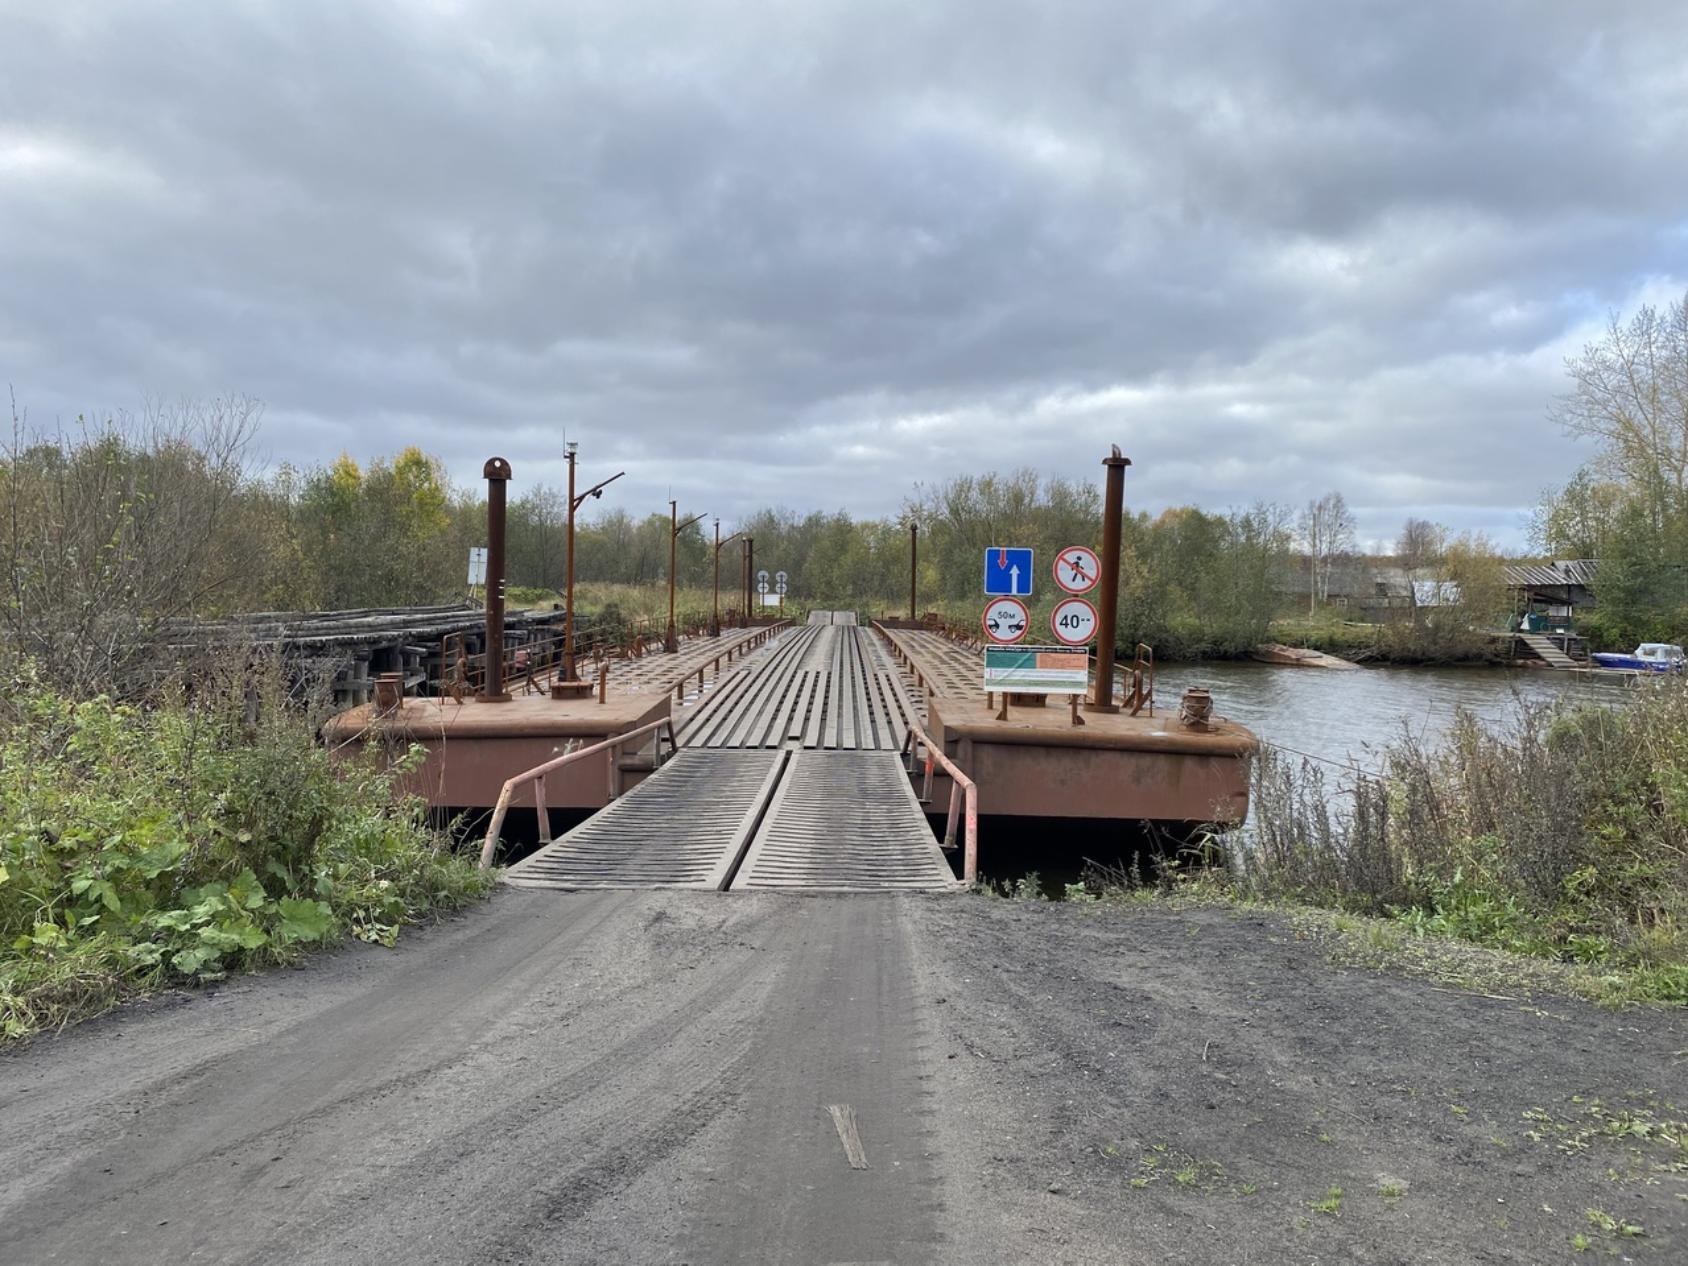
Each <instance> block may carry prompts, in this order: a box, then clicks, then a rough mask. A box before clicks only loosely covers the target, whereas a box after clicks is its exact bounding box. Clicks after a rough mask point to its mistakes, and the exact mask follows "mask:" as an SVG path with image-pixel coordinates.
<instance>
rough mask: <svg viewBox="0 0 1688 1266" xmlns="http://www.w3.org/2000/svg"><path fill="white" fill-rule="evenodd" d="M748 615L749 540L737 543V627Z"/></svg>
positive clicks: (746, 538)
mask: <svg viewBox="0 0 1688 1266" xmlns="http://www.w3.org/2000/svg"><path fill="white" fill-rule="evenodd" d="M749 615H750V538H749V537H748V536H747V537H745V538H744V539H743V540H742V541H740V542H739V627H740V628H743V627H744V620H745V618H746V617H748V616H749Z"/></svg>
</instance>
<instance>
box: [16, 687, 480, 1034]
mask: <svg viewBox="0 0 1688 1266" xmlns="http://www.w3.org/2000/svg"><path fill="white" fill-rule="evenodd" d="M170 693H171V696H172V697H170V698H168V699H166V700H164V701H161V702H157V703H155V704H154V705H153V706H148V707H139V706H136V705H133V704H128V703H119V702H115V701H113V700H111V699H110V698H107V697H104V696H101V697H97V698H94V699H90V700H85V701H80V702H79V701H76V700H73V699H71V698H68V697H67V696H65V695H63V694H61V693H59V692H58V691H56V690H54V689H53V688H51V687H50V686H48V685H45V684H43V683H42V682H41V681H40V680H39V679H38V678H37V677H36V676H35V675H34V674H33V673H32V672H31V671H29V670H28V669H25V670H23V671H21V672H20V673H18V674H17V676H16V680H15V681H14V682H13V683H12V689H11V692H10V698H9V700H8V702H7V704H6V705H5V709H4V712H3V713H0V1038H10V1037H18V1036H22V1035H24V1034H28V1033H31V1032H34V1031H36V1030H38V1029H41V1028H45V1027H54V1026H59V1025H63V1024H66V1023H70V1022H73V1021H75V1020H78V1019H81V1018H85V1017H86V1016H89V1015H92V1014H95V1013H97V1012H98V1011H100V1010H103V1009H104V1008H106V1007H108V1006H110V1005H112V1004H113V1003H115V1002H116V1001H118V1000H120V999H121V998H122V997H124V996H125V995H127V994H130V993H132V992H135V991H139V990H144V989H147V988H150V987H153V986H157V985H159V984H163V983H167V982H170V981H203V980H210V979H215V978H218V977H220V976H222V975H224V974H225V973H227V972H230V971H236V970H242V969H246V968H251V967H256V966H259V965H261V964H264V963H275V962H285V961H288V960H290V959H293V958H295V957H297V956H298V955H299V954H300V953H301V951H302V950H303V949H304V948H306V947H309V946H313V945H319V944H323V943H326V942H330V941H333V940H335V939H337V938H340V937H342V936H346V935H350V936H353V937H356V938H358V939H360V940H365V941H371V942H377V943H380V944H387V945H390V944H392V943H393V941H394V939H395V938H396V937H397V935H398V932H399V929H400V927H401V926H402V925H404V924H406V923H412V922H415V921H416V920H418V919H419V918H421V917H423V916H425V915H426V914H427V913H429V912H430V911H434V910H439V909H444V908H449V907H451V906H454V905H457V904H459V903H461V902H463V901H466V900H468V899H470V898H472V897H474V896H476V895H478V894H480V893H482V892H484V891H485V890H486V887H487V881H486V879H485V877H484V876H482V875H481V873H480V872H479V871H478V870H477V869H476V867H475V865H474V864H473V862H472V861H470V860H468V859H464V858H459V857H456V856H454V855H453V854H452V853H451V852H450V850H449V848H448V847H447V844H446V840H445V839H444V837H443V836H441V835H440V834H439V833H437V832H435V831H432V830H430V829H429V828H428V827H427V826H426V825H425V823H424V818H423V811H422V806H421V805H420V803H419V802H414V801H405V800H403V799H400V798H398V797H397V796H396V795H395V792H394V785H395V784H394V779H395V777H396V776H397V771H394V772H382V771H380V770H378V769H377V767H376V766H375V764H374V763H372V762H366V761H364V760H362V759H361V758H360V759H353V760H340V759H335V758H333V757H331V756H330V754H329V753H328V752H327V751H325V750H324V749H323V748H322V747H321V746H320V745H319V744H318V743H317V742H316V741H315V734H314V726H313V723H312V719H311V716H310V715H309V713H308V712H307V711H305V710H302V709H300V708H299V707H298V706H296V705H290V704H289V702H288V700H287V698H286V692H285V690H284V689H283V687H282V681H281V677H280V673H279V671H278V670H276V669H274V668H271V669H268V670H260V672H259V674H258V679H257V680H256V681H241V682H230V683H226V684H224V685H222V686H216V685H213V686H211V687H202V688H201V689H200V690H199V691H197V692H196V693H195V695H194V696H193V697H192V698H191V699H189V698H187V697H185V696H184V694H183V693H182V692H181V691H180V690H177V691H173V692H170Z"/></svg>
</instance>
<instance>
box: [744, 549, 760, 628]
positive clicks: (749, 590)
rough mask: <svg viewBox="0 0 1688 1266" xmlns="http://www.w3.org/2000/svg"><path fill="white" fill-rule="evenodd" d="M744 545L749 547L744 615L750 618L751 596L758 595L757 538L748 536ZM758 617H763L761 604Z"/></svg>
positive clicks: (745, 560) (746, 560) (745, 574)
mask: <svg viewBox="0 0 1688 1266" xmlns="http://www.w3.org/2000/svg"><path fill="white" fill-rule="evenodd" d="M744 543H745V545H746V546H747V547H748V548H747V549H746V551H745V559H744V613H745V615H746V616H747V617H748V616H749V615H750V595H751V594H753V593H756V538H755V537H754V536H747V537H745V538H744ZM756 596H757V598H758V599H760V598H761V596H762V595H761V594H756ZM756 616H757V618H758V619H760V618H761V617H762V609H761V605H760V603H758V606H757V609H756Z"/></svg>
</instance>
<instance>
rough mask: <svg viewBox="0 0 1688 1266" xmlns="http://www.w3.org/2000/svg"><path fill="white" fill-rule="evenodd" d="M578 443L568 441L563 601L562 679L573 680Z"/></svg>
mask: <svg viewBox="0 0 1688 1266" xmlns="http://www.w3.org/2000/svg"><path fill="white" fill-rule="evenodd" d="M578 448H579V445H578V444H575V443H573V442H572V441H571V442H570V444H569V446H568V451H569V526H568V549H569V561H568V572H567V581H566V585H565V588H566V593H565V594H564V601H565V602H567V603H568V609H567V610H566V611H564V612H563V680H564V681H574V680H575V675H574V510H575V500H574V458H575V451H576V449H578Z"/></svg>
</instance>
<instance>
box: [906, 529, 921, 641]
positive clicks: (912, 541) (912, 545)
mask: <svg viewBox="0 0 1688 1266" xmlns="http://www.w3.org/2000/svg"><path fill="white" fill-rule="evenodd" d="M919 575H920V524H919V523H917V522H915V521H914V520H913V519H910V520H909V522H908V618H909V619H910V620H911V621H912V620H914V619H915V614H914V612H915V606H916V604H915V586H916V577H917V576H919Z"/></svg>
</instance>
